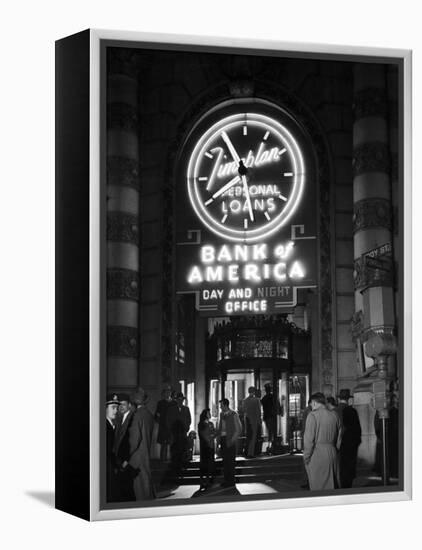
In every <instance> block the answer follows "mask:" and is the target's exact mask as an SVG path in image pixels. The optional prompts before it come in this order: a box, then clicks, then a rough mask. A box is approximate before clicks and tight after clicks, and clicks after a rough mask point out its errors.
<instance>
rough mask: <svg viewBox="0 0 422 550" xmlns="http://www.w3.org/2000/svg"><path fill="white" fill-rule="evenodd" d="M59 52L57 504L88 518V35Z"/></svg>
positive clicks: (60, 44) (64, 43) (61, 44)
mask: <svg viewBox="0 0 422 550" xmlns="http://www.w3.org/2000/svg"><path fill="white" fill-rule="evenodd" d="M55 53H56V60H55V64H56V91H55V99H56V106H55V108H56V127H55V132H56V141H55V144H56V153H55V155H56V156H55V159H56V167H55V176H56V367H55V390H56V402H55V435H56V447H55V449H56V450H55V490H56V497H55V506H56V508H57V509H59V510H62V511H64V512H68V513H69V514H73V515H75V516H78V517H80V518H83V519H86V520H89V519H90V462H89V457H90V430H89V426H90V421H89V403H90V397H89V391H90V380H89V347H90V330H89V254H90V248H89V224H90V219H89V204H90V201H89V184H90V180H89V157H90V147H89V130H90V125H89V113H90V108H89V107H90V55H89V54H90V31H88V30H86V31H83V32H80V33H77V34H75V35H73V36H70V37H67V38H64V39H62V40H59V41H57V42H56V44H55Z"/></svg>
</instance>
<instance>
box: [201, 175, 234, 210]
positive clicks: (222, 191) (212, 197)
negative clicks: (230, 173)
mask: <svg viewBox="0 0 422 550" xmlns="http://www.w3.org/2000/svg"><path fill="white" fill-rule="evenodd" d="M239 180H240V177H239V176H235V177H234V178H233V179H232V180H230V181H229V182H228V183H226V184H225V185H223V187H220V189H219V190H218V191H216V192H215V193H214V194H213V195H212V196H211V198H209V199H208V200H207V201H206V202H205V206H208V205H209V204H211V203H212V201H213V200H214V199H216V198H217V197H219V196H220V195H222V194H223V193H224V192H225V191H227V189H230V187H233V185H235V184H236V183H238V182H239Z"/></svg>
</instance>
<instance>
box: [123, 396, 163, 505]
mask: <svg viewBox="0 0 422 550" xmlns="http://www.w3.org/2000/svg"><path fill="white" fill-rule="evenodd" d="M147 400H148V396H147V395H146V393H145V392H144V390H143V389H142V388H138V391H137V392H136V393H134V394H133V395H132V396H131V398H130V401H131V403H132V404H133V405H134V406H135V407H136V410H135V412H134V414H133V418H132V421H131V423H130V425H129V426H128V430H129V460H128V461H127V462H128V464H127V466H126V467H128V468H129V473H130V474H131V475H132V478H133V491H134V493H135V498H136V500H150V499H153V498H155V490H154V485H153V482H152V475H151V467H150V455H151V442H152V432H153V430H154V417H153V415H152V413H151V412H150V411H149V410H148V409H147V407H146V402H147ZM123 465H124V464H123Z"/></svg>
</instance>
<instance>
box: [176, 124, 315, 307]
mask: <svg viewBox="0 0 422 550" xmlns="http://www.w3.org/2000/svg"><path fill="white" fill-rule="evenodd" d="M304 184H305V167H304V160H303V155H302V152H301V150H300V147H299V144H298V142H297V141H296V139H295V138H294V137H293V135H292V134H291V132H290V131H289V130H288V129H287V128H286V127H284V126H283V125H282V124H280V123H279V122H278V121H277V120H275V119H273V118H271V117H268V116H266V115H262V114H259V113H238V114H236V115H231V116H228V117H225V118H223V119H222V120H220V121H218V122H217V123H215V124H213V125H212V126H211V127H210V128H209V129H208V130H207V131H205V133H204V134H203V135H202V137H201V138H200V139H199V140H198V142H197V143H196V145H195V147H194V149H193V152H192V154H191V156H190V160H189V164H188V169H187V189H188V196H189V201H190V204H191V206H192V208H193V210H194V211H195V213H196V215H197V217H198V218H199V219H200V220H201V222H202V223H203V224H204V226H205V227H206V228H207V229H208V230H209V231H210V232H211V233H212V234H214V235H216V236H217V237H219V239H218V240H219V241H220V242H221V241H223V242H224V244H222V245H221V246H214V245H211V244H206V245H203V246H202V247H200V249H199V254H198V257H197V259H198V262H197V263H196V265H193V266H191V267H190V268H189V269H188V273H187V279H186V280H187V283H188V285H189V287H190V288H192V290H194V289H198V290H200V291H201V292H202V298H203V299H205V300H206V299H207V298H208V297H209V299H214V300H215V299H225V300H226V302H225V311H226V313H233V312H246V311H252V312H265V311H266V310H267V300H266V299H265V298H262V292H261V297H260V299H256V298H257V289H259V288H260V287H259V285H266V286H267V287H268V285H271V284H276V285H283V284H290V285H294V284H298V285H300V280H301V279H302V278H304V277H305V276H306V273H305V267H304V264H303V262H301V261H300V259H297V258H296V257H295V256H296V255H295V254H294V244H295V243H294V241H293V240H289V241H285V242H279V243H275V244H274V235H275V233H276V232H277V231H279V230H280V228H281V227H283V226H286V225H287V223H288V222H289V220H290V219H291V217H292V216H293V214H294V213H295V212H296V211H297V208H298V206H299V204H300V201H301V199H302V196H303V192H304ZM266 239H269V240H270V242H271V244H269V243H267V242H265V240H266ZM233 243H237V244H233ZM239 243H242V244H239ZM252 243H253V244H252ZM227 285H228V286H229V287H231V288H228V289H226V288H223V287H224V286H227ZM219 287H220V288H219ZM261 290H262V289H261ZM228 298H229V299H228Z"/></svg>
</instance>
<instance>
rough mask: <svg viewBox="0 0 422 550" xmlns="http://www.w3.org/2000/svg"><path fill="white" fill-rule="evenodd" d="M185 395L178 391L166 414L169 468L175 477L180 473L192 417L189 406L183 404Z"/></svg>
mask: <svg viewBox="0 0 422 550" xmlns="http://www.w3.org/2000/svg"><path fill="white" fill-rule="evenodd" d="M184 400H185V396H184V395H183V393H181V392H179V393H178V394H177V395H176V400H175V401H174V402H173V403H172V404H170V405H169V407H168V409H167V415H166V423H167V430H168V434H169V440H170V454H171V469H172V474H173V476H174V477H175V478H177V477H179V476H180V475H181V473H182V468H183V463H184V461H185V456H186V453H187V449H188V436H187V433H188V431H189V428H190V425H191V422H192V418H191V414H190V410H189V407H186V406H185V405H183V402H184Z"/></svg>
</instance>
